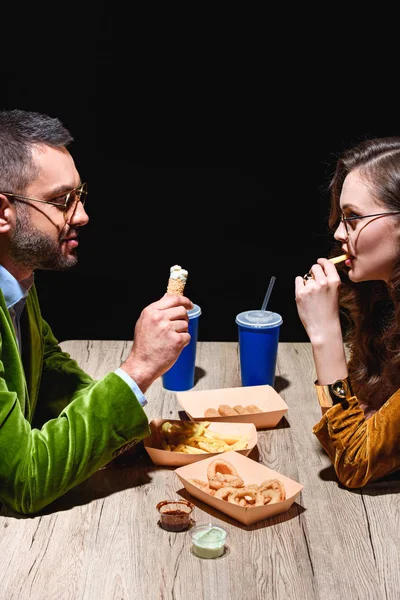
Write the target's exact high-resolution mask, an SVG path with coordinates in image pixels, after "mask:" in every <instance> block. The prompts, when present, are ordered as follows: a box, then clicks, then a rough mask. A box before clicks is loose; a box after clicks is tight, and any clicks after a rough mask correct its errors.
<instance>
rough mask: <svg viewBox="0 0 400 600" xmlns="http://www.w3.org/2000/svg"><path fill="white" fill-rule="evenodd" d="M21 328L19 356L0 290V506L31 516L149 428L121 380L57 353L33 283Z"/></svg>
mask: <svg viewBox="0 0 400 600" xmlns="http://www.w3.org/2000/svg"><path fill="white" fill-rule="evenodd" d="M21 331H22V340H23V343H22V357H21V356H20V352H19V349H18V345H17V341H16V336H15V331H14V327H13V324H12V321H11V318H10V315H9V312H8V310H7V307H6V304H5V301H4V296H3V294H2V292H1V290H0V503H1V502H3V503H4V504H5V505H6V506H8V507H9V508H11V509H12V510H13V511H15V512H18V513H22V514H34V513H36V512H38V511H39V510H40V509H42V508H43V507H44V506H46V505H48V504H50V503H51V502H52V501H53V500H55V499H56V498H58V497H59V496H61V495H63V494H65V492H67V491H68V490H69V489H71V488H72V487H74V486H76V485H77V484H79V483H80V482H82V481H83V480H84V479H86V478H88V477H89V476H90V475H92V474H93V473H94V472H95V471H97V470H98V469H99V468H100V467H103V466H104V465H106V464H107V463H108V462H110V461H111V460H112V459H113V457H114V456H116V455H117V454H119V453H120V452H121V451H122V450H123V449H124V446H125V445H126V446H127V447H129V446H130V445H132V444H131V442H133V443H135V442H137V441H138V440H140V439H142V438H144V437H145V436H146V435H148V434H149V433H150V431H149V425H148V419H147V417H146V414H145V412H144V411H143V408H142V406H141V405H140V403H139V402H138V400H137V399H136V396H135V394H134V393H133V391H132V390H131V388H130V387H129V385H127V383H126V382H125V381H123V379H121V377H119V376H118V375H116V374H115V373H109V374H108V375H106V376H105V377H104V378H103V379H101V380H100V381H94V380H93V379H92V378H91V377H89V375H87V374H86V373H85V372H84V371H82V370H81V369H80V368H79V366H78V364H77V363H76V361H75V360H72V359H71V358H70V356H69V354H67V353H66V352H62V351H61V349H60V347H59V346H58V342H57V340H56V339H55V337H54V335H53V333H52V331H51V329H50V327H49V325H48V324H47V323H46V322H45V321H44V320H43V319H42V316H41V312H40V307H39V301H38V297H37V292H36V289H35V286H34V285H33V286H32V288H31V289H30V292H29V295H28V297H27V300H26V306H25V308H24V311H23V313H22V316H21Z"/></svg>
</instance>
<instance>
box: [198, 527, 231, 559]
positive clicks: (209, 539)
mask: <svg viewBox="0 0 400 600" xmlns="http://www.w3.org/2000/svg"><path fill="white" fill-rule="evenodd" d="M225 540H226V531H225V529H222V527H218V526H217V525H212V524H211V523H210V524H209V525H199V526H198V527H195V528H194V529H193V531H192V551H193V553H194V554H195V555H196V556H198V557H199V558H218V557H219V556H222V555H223V554H224V552H225Z"/></svg>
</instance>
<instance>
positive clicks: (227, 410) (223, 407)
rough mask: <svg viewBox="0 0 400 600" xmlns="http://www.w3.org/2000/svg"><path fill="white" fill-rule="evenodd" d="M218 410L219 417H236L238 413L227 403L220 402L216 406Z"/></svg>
mask: <svg viewBox="0 0 400 600" xmlns="http://www.w3.org/2000/svg"><path fill="white" fill-rule="evenodd" d="M218 412H219V414H220V415H221V417H237V416H238V414H239V413H237V412H236V410H235V409H233V408H232V407H231V406H228V404H220V405H219V406H218Z"/></svg>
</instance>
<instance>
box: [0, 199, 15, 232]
mask: <svg viewBox="0 0 400 600" xmlns="http://www.w3.org/2000/svg"><path fill="white" fill-rule="evenodd" d="M13 217H14V209H13V205H12V204H11V202H10V200H9V198H8V196H4V194H0V235H1V234H2V233H8V232H9V230H10V227H11V225H12V222H13V220H14V218H13Z"/></svg>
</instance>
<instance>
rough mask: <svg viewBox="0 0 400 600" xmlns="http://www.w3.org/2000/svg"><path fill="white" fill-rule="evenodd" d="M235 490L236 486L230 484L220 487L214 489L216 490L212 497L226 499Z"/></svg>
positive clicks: (236, 489)
mask: <svg viewBox="0 0 400 600" xmlns="http://www.w3.org/2000/svg"><path fill="white" fill-rule="evenodd" d="M237 491H238V488H234V487H230V486H226V487H222V488H219V490H216V492H215V493H214V498H220V500H228V498H229V496H230V495H231V494H233V493H234V492H237Z"/></svg>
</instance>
